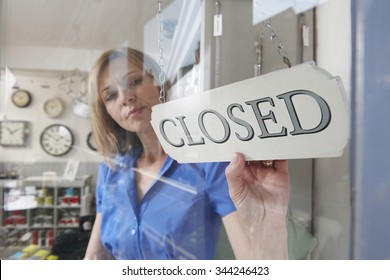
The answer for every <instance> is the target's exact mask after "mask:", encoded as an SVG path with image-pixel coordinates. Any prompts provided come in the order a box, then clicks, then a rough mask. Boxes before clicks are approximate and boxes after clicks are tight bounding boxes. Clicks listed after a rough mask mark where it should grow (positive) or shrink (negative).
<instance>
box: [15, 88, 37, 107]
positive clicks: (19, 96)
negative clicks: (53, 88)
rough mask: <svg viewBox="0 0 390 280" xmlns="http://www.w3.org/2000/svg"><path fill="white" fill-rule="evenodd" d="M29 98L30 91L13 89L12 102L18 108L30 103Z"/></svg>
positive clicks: (30, 97) (30, 98)
mask: <svg viewBox="0 0 390 280" xmlns="http://www.w3.org/2000/svg"><path fill="white" fill-rule="evenodd" d="M31 100H32V96H31V93H30V92H28V91H27V90H23V89H18V90H16V91H14V93H13V94H12V95H11V101H12V103H13V104H14V105H15V106H17V107H19V108H24V107H27V106H28V105H30V103H31Z"/></svg>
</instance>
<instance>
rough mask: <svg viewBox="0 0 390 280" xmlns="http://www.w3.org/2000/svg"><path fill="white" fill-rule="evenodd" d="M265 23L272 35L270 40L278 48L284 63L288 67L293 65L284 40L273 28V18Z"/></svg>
mask: <svg viewBox="0 0 390 280" xmlns="http://www.w3.org/2000/svg"><path fill="white" fill-rule="evenodd" d="M263 25H264V26H265V27H266V28H267V29H268V31H269V33H270V34H271V35H270V40H271V42H272V44H273V45H274V47H275V48H276V49H277V50H278V54H279V56H280V58H281V59H282V60H283V63H284V64H286V65H287V66H288V67H291V62H290V60H289V59H288V55H287V51H286V50H285V48H284V47H283V44H282V41H280V39H279V37H278V35H276V33H275V31H274V30H273V29H272V26H271V19H270V18H269V19H268V20H267V21H265V22H264V23H263Z"/></svg>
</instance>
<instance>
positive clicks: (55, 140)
mask: <svg viewBox="0 0 390 280" xmlns="http://www.w3.org/2000/svg"><path fill="white" fill-rule="evenodd" d="M73 143H74V137H73V134H72V131H71V130H70V129H69V128H68V127H66V126H65V125H62V124H53V125H50V126H48V127H46V128H45V129H44V130H43V131H42V133H41V138H40V144H41V147H42V149H43V150H44V151H45V152H46V153H48V154H49V155H52V156H55V157H59V156H63V155H65V154H66V153H68V152H69V151H70V150H71V149H72V147H73Z"/></svg>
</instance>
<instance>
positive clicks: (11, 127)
mask: <svg viewBox="0 0 390 280" xmlns="http://www.w3.org/2000/svg"><path fill="white" fill-rule="evenodd" d="M28 133H29V130H28V122H27V121H1V122H0V145H1V146H9V147H12V146H15V147H19V146H25V145H26V144H27V136H28Z"/></svg>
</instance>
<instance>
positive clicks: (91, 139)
mask: <svg viewBox="0 0 390 280" xmlns="http://www.w3.org/2000/svg"><path fill="white" fill-rule="evenodd" d="M87 145H88V147H89V148H90V149H91V150H93V151H97V146H96V142H95V138H94V137H93V134H92V132H90V133H88V135H87Z"/></svg>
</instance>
